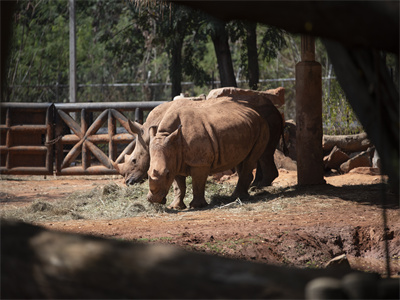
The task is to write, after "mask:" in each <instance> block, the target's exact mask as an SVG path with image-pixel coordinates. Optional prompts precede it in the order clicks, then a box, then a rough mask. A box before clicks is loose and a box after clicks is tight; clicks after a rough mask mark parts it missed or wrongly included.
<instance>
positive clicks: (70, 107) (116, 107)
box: [0, 101, 163, 175]
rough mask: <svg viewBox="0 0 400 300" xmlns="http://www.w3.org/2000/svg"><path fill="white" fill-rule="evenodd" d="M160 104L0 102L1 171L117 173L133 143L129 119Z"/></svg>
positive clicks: (47, 173)
mask: <svg viewBox="0 0 400 300" xmlns="http://www.w3.org/2000/svg"><path fill="white" fill-rule="evenodd" d="M161 103H163V102H161V101H159V102H112V103H110V102H103V103H56V104H54V103H0V111H1V119H0V133H1V135H0V136H1V138H0V173H1V174H14V175H23V174H29V175H50V174H56V175H104V174H117V171H116V170H115V169H114V168H113V166H112V162H121V161H122V159H123V157H124V155H125V154H127V153H130V152H131V151H132V150H133V148H134V146H135V137H134V134H133V133H132V132H131V131H130V128H129V123H128V119H129V118H130V119H135V120H136V121H138V122H140V123H142V122H143V112H146V111H150V110H152V109H153V108H154V107H156V106H157V105H159V104H161Z"/></svg>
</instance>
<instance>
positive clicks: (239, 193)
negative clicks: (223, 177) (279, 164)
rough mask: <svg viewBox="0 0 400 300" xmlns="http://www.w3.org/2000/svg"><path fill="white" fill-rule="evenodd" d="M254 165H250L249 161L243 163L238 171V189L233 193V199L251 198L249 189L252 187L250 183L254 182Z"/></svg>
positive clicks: (238, 167)
mask: <svg viewBox="0 0 400 300" xmlns="http://www.w3.org/2000/svg"><path fill="white" fill-rule="evenodd" d="M252 166H254V164H253V163H250V162H249V161H248V160H245V161H243V162H241V163H240V164H239V165H238V166H237V168H236V170H237V173H238V175H239V179H238V182H237V184H236V188H235V190H234V191H233V194H232V198H234V199H236V198H240V199H246V198H248V197H250V195H249V192H248V189H249V186H250V183H251V182H252V180H253V167H252Z"/></svg>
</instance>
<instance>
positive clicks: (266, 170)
mask: <svg viewBox="0 0 400 300" xmlns="http://www.w3.org/2000/svg"><path fill="white" fill-rule="evenodd" d="M274 152H275V149H273V151H271V150H270V149H267V150H266V151H265V152H264V153H263V155H262V156H261V157H260V159H259V161H258V162H257V172H256V178H255V179H254V182H253V184H252V185H253V186H257V187H265V186H270V185H271V184H272V182H273V181H274V180H275V178H277V177H278V175H279V172H278V169H277V168H276V165H275V160H274Z"/></svg>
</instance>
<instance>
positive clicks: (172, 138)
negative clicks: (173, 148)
mask: <svg viewBox="0 0 400 300" xmlns="http://www.w3.org/2000/svg"><path fill="white" fill-rule="evenodd" d="M181 134H182V125H179V126H178V129H177V130H175V131H174V132H173V133H171V134H170V135H169V136H167V138H166V139H165V141H164V143H165V144H168V143H171V142H174V141H176V140H177V138H179V137H180V136H181Z"/></svg>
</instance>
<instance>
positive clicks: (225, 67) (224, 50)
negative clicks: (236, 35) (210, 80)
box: [211, 21, 237, 87]
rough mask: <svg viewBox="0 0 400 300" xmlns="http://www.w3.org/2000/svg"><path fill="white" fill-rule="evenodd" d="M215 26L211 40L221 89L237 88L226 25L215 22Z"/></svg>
mask: <svg viewBox="0 0 400 300" xmlns="http://www.w3.org/2000/svg"><path fill="white" fill-rule="evenodd" d="M213 26H214V31H213V33H212V34H211V39H212V41H213V43H214V49H215V55H216V56H217V62H218V71H219V76H220V78H221V87H237V84H236V78H235V73H234V71H233V63H232V57H231V50H230V48H229V42H228V38H229V37H228V33H227V32H226V30H225V23H223V22H220V21H216V22H213Z"/></svg>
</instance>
